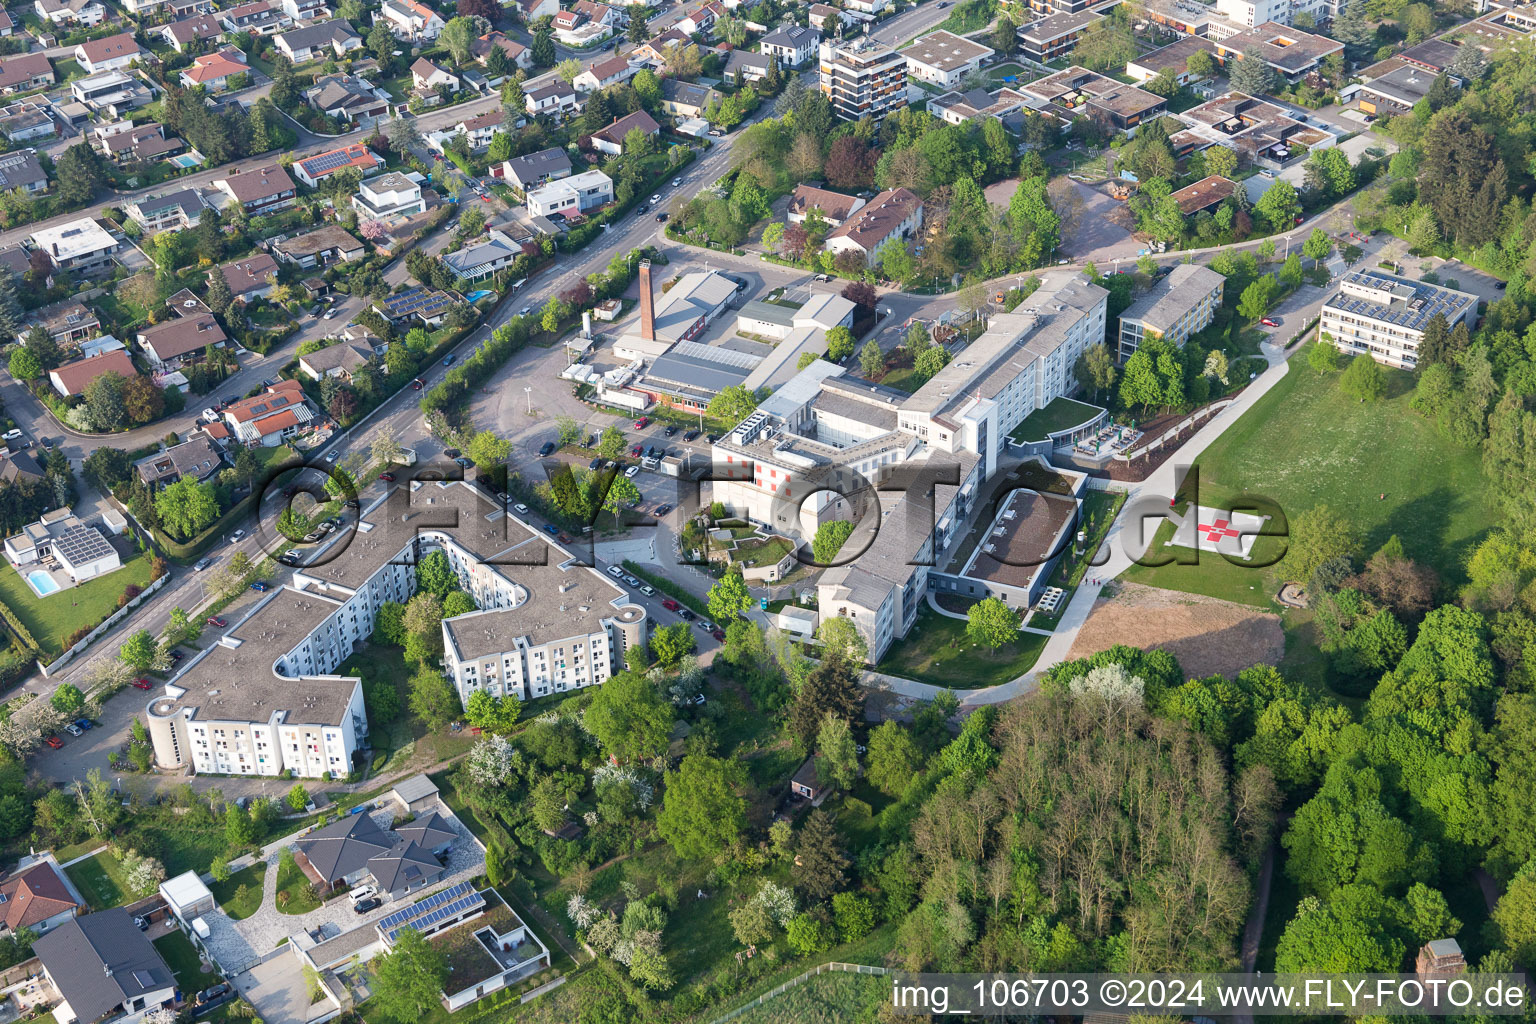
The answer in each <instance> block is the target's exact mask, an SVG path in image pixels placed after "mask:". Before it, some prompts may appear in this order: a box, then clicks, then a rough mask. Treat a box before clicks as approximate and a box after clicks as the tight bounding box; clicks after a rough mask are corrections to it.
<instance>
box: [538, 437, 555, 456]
mask: <svg viewBox="0 0 1536 1024" xmlns="http://www.w3.org/2000/svg"><path fill="white" fill-rule="evenodd" d="M554 451H555V442H553V441H545V442H544V443H543V444H541V445H539V458H541V459H542V458H544V457H545V456H547V455H553V454H554Z"/></svg>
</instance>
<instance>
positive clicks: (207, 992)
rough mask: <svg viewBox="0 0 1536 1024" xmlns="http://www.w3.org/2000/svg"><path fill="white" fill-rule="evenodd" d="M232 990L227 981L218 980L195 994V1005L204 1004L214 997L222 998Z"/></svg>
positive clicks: (211, 1000)
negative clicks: (217, 982) (218, 981)
mask: <svg viewBox="0 0 1536 1024" xmlns="http://www.w3.org/2000/svg"><path fill="white" fill-rule="evenodd" d="M232 992H234V989H233V988H231V987H230V986H229V984H228V983H227V982H220V983H219V984H217V985H214V986H213V987H212V988H205V989H203V990H202V991H201V992H199V993H198V994H197V1005H198V1006H206V1005H208V1004H209V1003H211V1002H213V1001H214V1000H215V999H223V998H224V997H225V996H228V995H230V994H231V993H232Z"/></svg>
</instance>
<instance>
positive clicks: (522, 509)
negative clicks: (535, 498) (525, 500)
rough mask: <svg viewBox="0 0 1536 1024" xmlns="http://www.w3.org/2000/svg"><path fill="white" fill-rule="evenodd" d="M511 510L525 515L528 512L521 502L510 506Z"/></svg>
mask: <svg viewBox="0 0 1536 1024" xmlns="http://www.w3.org/2000/svg"><path fill="white" fill-rule="evenodd" d="M512 511H514V512H516V513H517V514H518V515H520V516H525V515H527V514H528V506H527V505H524V504H522V503H518V504H516V505H513V506H512Z"/></svg>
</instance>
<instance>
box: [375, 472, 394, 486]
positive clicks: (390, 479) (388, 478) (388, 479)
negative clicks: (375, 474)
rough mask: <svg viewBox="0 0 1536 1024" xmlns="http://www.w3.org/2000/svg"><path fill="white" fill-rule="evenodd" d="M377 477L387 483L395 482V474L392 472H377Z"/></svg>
mask: <svg viewBox="0 0 1536 1024" xmlns="http://www.w3.org/2000/svg"><path fill="white" fill-rule="evenodd" d="M379 479H380V480H383V481H384V482H385V483H387V484H392V483H394V482H395V474H393V473H380V474H379Z"/></svg>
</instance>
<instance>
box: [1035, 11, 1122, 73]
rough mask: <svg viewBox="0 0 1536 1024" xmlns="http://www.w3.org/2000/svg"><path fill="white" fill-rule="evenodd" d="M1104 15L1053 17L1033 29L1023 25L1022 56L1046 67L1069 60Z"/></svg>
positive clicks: (1078, 14)
mask: <svg viewBox="0 0 1536 1024" xmlns="http://www.w3.org/2000/svg"><path fill="white" fill-rule="evenodd" d="M1101 17H1103V15H1101V14H1098V13H1097V12H1095V11H1074V12H1063V13H1061V14H1052V15H1049V16H1048V17H1044V18H1041V19H1040V20H1039V21H1037V22H1034V23H1033V24H1030V25H1020V26H1019V30H1018V36H1019V52H1020V53H1022V54H1023V55H1024V56H1026V57H1028V58H1029V59H1031V60H1037V61H1040V62H1042V63H1044V62H1047V61H1053V60H1056V59H1057V58H1058V57H1065V56H1066V55H1067V54H1069V53H1071V52H1072V51H1073V50H1074V49H1076V48H1077V43H1078V40H1080V39H1082V38H1083V36H1084V35H1085V34H1086V33H1087V31H1088V26H1090V25H1092V24H1093V23H1094V22H1096V21H1098V20H1099V19H1100V18H1101Z"/></svg>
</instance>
